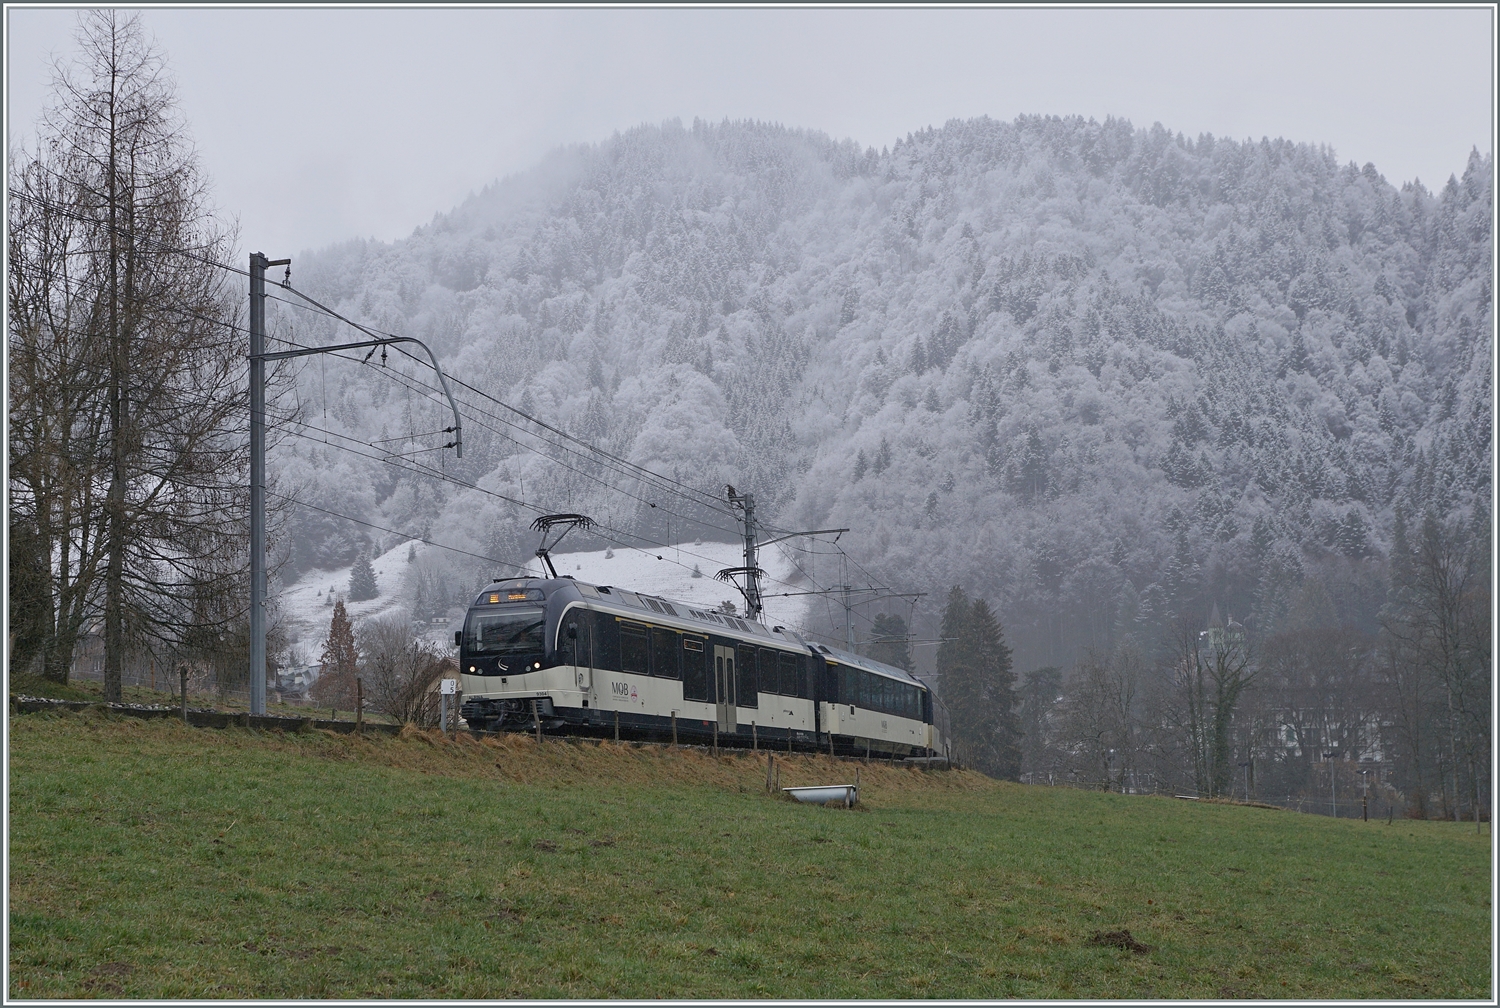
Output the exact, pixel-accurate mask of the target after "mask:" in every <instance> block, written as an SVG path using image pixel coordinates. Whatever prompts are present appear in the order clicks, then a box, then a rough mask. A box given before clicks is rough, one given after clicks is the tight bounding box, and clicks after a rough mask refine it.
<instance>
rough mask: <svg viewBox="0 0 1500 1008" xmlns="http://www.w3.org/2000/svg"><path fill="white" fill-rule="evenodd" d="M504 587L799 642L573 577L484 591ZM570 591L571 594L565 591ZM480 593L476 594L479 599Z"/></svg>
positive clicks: (503, 582) (519, 581)
mask: <svg viewBox="0 0 1500 1008" xmlns="http://www.w3.org/2000/svg"><path fill="white" fill-rule="evenodd" d="M501 586H504V587H506V588H508V589H510V590H512V591H515V590H518V589H527V588H537V589H540V590H541V591H542V593H543V595H544V596H546V597H547V598H551V597H552V595H553V594H554V593H555V592H558V591H562V592H566V593H568V594H569V595H574V594H576V596H577V597H578V598H579V599H581V600H584V601H589V602H602V603H605V604H606V605H615V606H619V607H621V608H624V609H635V610H639V611H640V612H641V615H642V617H643V618H646V619H650V618H651V615H652V614H655V615H657V616H668V617H672V618H675V619H678V620H682V621H685V622H687V623H688V624H689V625H691V624H694V623H698V624H702V625H704V627H705V628H707V627H710V626H712V627H715V628H717V629H719V630H721V631H722V630H728V631H730V632H731V633H739V634H744V635H748V636H751V637H760V638H765V639H767V640H776V639H778V638H781V637H783V636H785V637H787V638H789V639H790V640H792V641H794V642H797V643H800V641H797V638H795V637H794V636H793V635H791V634H783V633H781V632H779V630H780V628H777V630H772V629H770V628H768V627H766V626H765V625H764V624H762V623H758V622H756V621H755V620H747V619H741V618H740V617H738V616H732V615H730V614H729V613H725V612H720V611H718V610H715V609H701V608H699V607H697V606H695V605H693V604H692V603H689V602H679V601H677V600H676V599H668V598H663V597H662V596H659V595H648V594H646V593H645V592H636V591H631V590H630V589H629V588H621V587H619V586H618V585H596V584H590V583H589V582H587V581H577V580H575V579H573V578H556V579H553V578H535V577H519V578H502V579H500V580H497V581H493V582H491V583H490V586H489V587H488V588H486V589H485V590H484V591H485V592H488V591H492V590H494V589H496V588H499V587H501ZM569 589H571V591H569ZM483 594H484V593H483V592H481V593H480V595H481V597H483Z"/></svg>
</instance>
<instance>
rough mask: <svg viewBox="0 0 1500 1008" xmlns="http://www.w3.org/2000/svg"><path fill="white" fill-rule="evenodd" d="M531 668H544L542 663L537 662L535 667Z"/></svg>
mask: <svg viewBox="0 0 1500 1008" xmlns="http://www.w3.org/2000/svg"><path fill="white" fill-rule="evenodd" d="M531 667H532V668H534V669H538V668H541V667H542V663H541V662H537V663H536V664H535V665H533V666H531Z"/></svg>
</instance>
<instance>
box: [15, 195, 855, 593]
mask: <svg viewBox="0 0 1500 1008" xmlns="http://www.w3.org/2000/svg"><path fill="white" fill-rule="evenodd" d="M54 174H55V173H54ZM11 195H12V196H13V198H18V199H21V200H23V201H25V202H30V203H32V204H34V205H37V206H40V207H43V208H45V209H47V210H49V211H51V212H54V213H57V214H59V215H60V216H63V217H65V218H68V219H72V220H75V221H79V222H81V223H85V224H89V225H91V226H95V227H102V228H104V229H105V230H106V231H111V230H112V231H114V232H115V233H117V234H126V235H130V236H131V237H132V238H133V239H135V240H137V241H140V242H142V243H144V244H146V245H148V246H152V247H154V248H155V249H156V250H157V251H160V252H163V253H166V254H173V255H183V256H187V257H188V258H191V259H194V260H196V261H198V262H201V263H204V264H205V265H208V266H212V267H215V268H218V269H223V270H227V271H229V272H232V273H235V274H237V275H239V276H244V277H251V276H252V274H251V273H250V272H249V271H248V270H244V269H240V268H239V267H236V266H233V265H231V264H229V263H225V262H222V261H219V260H216V259H212V258H210V257H208V256H207V255H204V254H202V253H201V252H198V251H194V250H192V249H184V248H173V247H172V246H170V245H168V244H166V243H164V242H161V241H158V240H156V239H153V238H150V237H147V236H144V235H141V234H140V233H139V232H136V231H134V230H132V229H129V228H124V227H121V226H119V225H113V226H111V225H109V224H106V223H103V222H100V221H98V220H95V219H93V218H89V217H86V216H84V215H83V214H79V213H76V212H70V211H69V210H68V209H67V208H66V207H64V206H62V205H61V204H58V203H55V202H53V201H50V200H44V199H41V198H39V197H36V196H34V195H32V194H30V193H24V192H12V194H11ZM270 283H272V284H275V281H270ZM275 286H279V287H280V288H281V289H283V290H286V291H289V292H290V293H292V294H294V295H296V296H297V297H298V298H301V299H302V300H303V301H305V302H306V303H307V305H310V306H311V308H312V309H313V310H316V311H318V312H320V313H321V314H323V315H325V316H327V317H330V318H333V319H335V320H337V321H339V322H343V323H344V324H345V325H348V326H350V327H351V328H354V329H356V330H358V331H360V332H362V333H364V334H365V335H367V336H370V337H371V338H372V339H395V338H398V337H396V336H394V335H393V334H391V333H386V332H382V331H380V330H377V329H374V328H372V327H369V326H366V325H363V324H361V323H358V322H355V321H354V320H352V319H350V318H347V317H346V316H344V315H342V314H340V313H339V312H337V311H335V310H334V309H332V308H329V307H328V306H327V305H324V304H322V303H321V302H319V301H317V300H316V299H314V298H312V297H311V296H309V295H308V294H306V293H304V292H303V291H300V290H298V289H296V288H294V287H292V286H291V284H290V282H289V281H288V282H283V283H280V284H275ZM266 296H267V297H269V298H271V299H273V300H276V301H278V302H281V303H284V304H287V305H289V306H292V307H297V308H302V307H303V306H302V305H297V304H296V303H295V302H292V301H289V300H287V299H286V298H283V297H280V296H279V295H276V294H274V293H272V292H271V291H267V292H266ZM157 306H158V307H163V308H167V309H168V310H173V311H179V312H181V313H183V314H185V315H189V316H191V317H194V318H198V319H200V320H202V321H205V322H209V323H211V324H214V325H221V326H224V327H225V328H228V329H230V330H231V331H234V332H238V333H246V334H248V332H249V330H247V329H245V328H243V327H240V326H237V325H235V324H233V323H231V322H228V321H226V320H223V319H214V318H210V317H208V316H203V315H199V314H197V313H194V312H190V311H187V310H185V309H181V308H178V307H176V306H172V305H166V304H159V305H157ZM282 342H288V343H289V344H291V345H293V346H298V344H295V343H292V342H291V341H289V340H282ZM302 348H303V349H310V348H306V347H302ZM394 349H396V350H397V352H398V353H401V354H403V355H404V356H406V357H408V358H410V359H412V360H413V361H416V362H418V363H425V364H428V365H429V366H431V365H430V362H427V361H423V360H422V358H419V357H417V356H416V355H414V354H411V353H409V352H408V351H406V350H405V349H404V348H402V347H400V346H396V347H395V348H394ZM335 356H342V355H338V354H336V355H335ZM345 359H352V358H345ZM361 363H365V364H368V363H369V358H368V357H366V358H365V360H364V361H362V362H361ZM388 373H393V372H388ZM448 377H449V378H450V379H451V380H452V381H453V383H454V384H456V385H458V386H459V387H461V388H464V389H467V390H468V391H470V392H472V393H474V394H475V395H478V396H481V397H482V398H484V399H486V400H488V401H489V402H492V403H494V404H495V405H497V406H499V407H501V408H503V409H506V410H508V411H510V412H512V413H515V414H516V415H517V416H520V417H522V418H523V419H525V420H526V421H528V422H529V423H532V424H534V425H535V426H537V427H540V428H542V429H544V430H546V431H548V432H550V433H552V434H555V435H556V436H558V437H561V438H563V439H565V440H567V441H569V442H572V443H573V444H577V445H578V446H580V447H581V448H583V449H584V450H585V451H587V452H591V453H593V454H594V455H597V456H598V457H600V458H603V459H607V460H609V461H611V462H613V463H615V464H616V465H619V466H624V467H625V468H626V470H629V472H628V473H627V472H622V471H620V470H618V469H613V467H610V468H611V469H612V470H613V471H615V472H617V474H619V475H622V476H625V475H629V476H632V477H634V478H636V479H639V480H640V481H641V482H643V483H646V484H647V485H650V486H653V487H655V488H656V489H658V490H660V491H662V492H664V493H671V494H673V495H676V496H679V497H682V498H683V499H684V500H688V501H690V502H691V503H694V504H696V505H698V506H700V507H707V508H708V509H710V510H713V511H717V512H718V513H720V514H724V515H727V516H729V517H732V518H735V517H737V516H736V515H735V514H734V512H733V511H730V510H727V509H725V508H723V507H722V506H721V505H720V502H719V500H718V498H716V497H714V496H713V495H711V494H709V493H707V492H705V491H702V490H699V489H697V488H696V487H692V486H690V485H689V484H686V483H682V482H681V481H679V480H675V479H672V478H671V477H668V476H664V475H662V474H660V473H657V472H655V471H653V470H650V469H647V468H645V467H644V466H640V465H637V464H636V463H633V462H630V461H629V460H627V459H623V458H621V457H619V456H617V455H615V454H613V453H611V452H607V451H605V450H604V449H602V448H599V447H598V446H596V445H593V444H590V443H588V442H587V441H584V440H583V439H581V438H578V437H576V436H574V435H571V434H568V433H567V432H566V431H563V430H561V429H559V428H557V427H554V426H552V425H551V424H548V423H546V422H545V421H543V420H541V419H539V418H537V417H534V416H532V415H531V414H529V413H526V412H525V411H524V410H521V409H519V408H517V407H515V406H512V405H510V404H509V403H506V402H504V401H503V400H501V399H498V398H496V397H495V396H492V395H490V394H489V393H488V392H485V391H484V390H482V389H479V388H476V387H475V386H473V385H470V384H468V383H467V382H465V381H463V380H462V379H459V378H457V377H455V376H452V375H449V376H448ZM413 380H415V379H414V378H413ZM422 384H423V385H424V387H427V388H431V387H430V386H425V383H422ZM431 391H432V392H436V391H437V390H436V389H431ZM325 398H326V395H325ZM465 405H466V406H468V407H469V408H470V409H471V410H474V411H475V412H479V413H481V414H482V415H485V416H487V417H488V418H489V419H491V420H494V421H496V422H499V423H508V422H507V421H504V420H502V419H501V418H499V417H496V416H494V415H493V414H490V413H488V412H487V411H483V410H481V409H479V408H478V407H476V406H475V405H474V404H473V403H465ZM471 419H473V418H472V417H471ZM509 425H510V426H516V425H514V424H509ZM482 426H483V425H482ZM487 429H490V430H491V431H492V432H493V433H496V434H498V435H500V436H501V437H504V438H506V440H508V441H511V442H512V443H514V444H517V445H518V446H520V447H522V448H526V449H528V450H532V451H537V452H538V453H539V454H544V455H545V453H542V452H540V450H539V449H536V448H534V447H532V446H528V445H525V444H524V443H522V442H520V441H517V440H516V439H515V438H512V437H510V436H509V435H506V434H504V433H503V432H501V431H498V430H495V429H494V428H487ZM517 429H519V428H517ZM528 433H532V432H528ZM335 436H341V435H335ZM533 436H537V437H538V440H541V441H542V442H543V443H545V444H549V445H550V446H552V447H562V446H559V445H556V444H555V443H552V442H548V441H547V440H546V439H545V438H542V437H540V436H539V435H535V434H534V433H533ZM390 440H401V439H400V438H396V439H390ZM359 443H362V444H366V445H369V446H370V447H374V445H371V444H370V443H369V442H359ZM377 450H380V449H377ZM424 450H425V449H424ZM564 450H570V449H566V448H565V449H564ZM356 454H363V453H358V452H356ZM366 457H369V458H375V457H374V456H366ZM396 457H405V456H396ZM547 457H548V458H549V460H550V461H552V462H554V463H556V464H563V463H561V462H559V461H558V460H557V459H555V458H552V457H550V456H547ZM376 460H377V461H384V459H379V458H376ZM424 468H426V467H424ZM565 468H568V469H569V470H570V471H573V472H576V473H578V474H579V475H583V476H585V477H587V478H593V479H595V480H596V481H597V482H599V483H600V484H601V485H604V486H606V487H609V488H610V489H612V490H615V491H616V492H620V493H626V494H627V496H631V497H632V498H633V499H635V500H637V501H639V502H641V503H645V504H648V505H650V506H652V507H658V506H659V505H657V504H655V503H654V502H651V501H646V500H645V499H644V498H641V497H638V496H636V495H633V494H629V493H628V492H627V491H624V490H623V489H622V488H620V487H616V486H613V485H612V484H609V483H607V482H606V481H604V480H599V479H598V478H597V477H590V476H589V474H587V473H583V472H581V471H580V470H577V469H574V468H572V467H570V466H565ZM453 482H456V483H457V484H458V485H460V486H467V487H468V488H470V489H475V490H481V491H482V492H486V493H491V494H493V495H494V496H496V497H499V498H501V499H504V500H511V501H512V502H514V503H521V504H522V506H526V507H532V508H535V506H534V505H526V504H524V503H523V502H518V501H514V500H513V499H512V498H508V497H506V496H505V495H503V494H498V493H494V492H493V491H486V490H484V489H483V488H481V487H478V486H475V485H473V484H465V483H463V482H462V481H456V480H454V481H453ZM305 506H310V505H305ZM667 513H670V514H672V515H673V516H674V517H679V518H683V519H684V520H686V521H690V522H693V521H698V520H696V519H692V518H688V517H687V516H685V515H681V514H678V513H677V512H672V511H668V512H667ZM350 520H355V519H350ZM699 524H707V523H702V522H701V521H699ZM709 527H711V528H718V530H719V531H724V532H731V531H734V530H730V529H724V528H722V527H719V526H713V525H709ZM764 527H765V528H766V529H767V530H769V531H777V532H788V531H789V530H786V529H780V528H777V527H775V526H771V525H766V526H764ZM611 530H612V531H616V532H618V533H619V534H621V535H627V536H629V535H630V533H626V532H624V531H623V530H618V529H611ZM387 531H389V530H387ZM398 534H399V533H398ZM600 538H607V537H603V536H601V537H600ZM635 538H640V539H641V541H643V542H647V543H651V544H652V545H658V546H663V547H666V546H667V545H669V544H663V543H652V541H651V540H649V539H646V538H645V537H639V536H635ZM620 545H622V546H624V547H625V548H636V547H631V546H628V544H620ZM792 548H793V549H796V548H797V547H795V546H793V547H792ZM836 548H837V549H838V553H839V554H840V555H842V556H843V557H844V558H845V559H847V560H848V562H850V563H852V564H854V566H855V567H856V568H857V569H858V570H859V571H860V572H861V573H863V574H864V575H865V576H866V578H868V579H869V580H870V582H871V584H872V585H873V584H874V582H875V580H876V579H875V577H874V575H873V574H872V573H871V572H870V571H869V570H867V569H866V568H865V567H864V566H863V565H862V564H860V563H859V562H858V561H857V560H855V559H854V558H853V557H851V556H849V555H848V553H847V552H846V551H845V550H843V549H842V548H840V547H836ZM643 552H644V551H643ZM806 552H811V551H806ZM689 555H692V554H691V553H690V554H689ZM700 559H707V558H702V557H700ZM680 566H686V565H680ZM794 566H797V567H798V569H799V571H801V573H803V575H804V576H808V575H807V573H806V571H802V570H801V567H800V565H796V564H794ZM808 577H809V580H812V578H811V577H810V576H808ZM774 580H777V581H778V583H782V584H787V582H784V581H780V579H774ZM813 583H814V584H816V581H814V582H813ZM858 615H860V616H862V617H863V616H864V614H858Z"/></svg>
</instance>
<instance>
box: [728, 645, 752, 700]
mask: <svg viewBox="0 0 1500 1008" xmlns="http://www.w3.org/2000/svg"><path fill="white" fill-rule="evenodd" d="M735 653H736V654H737V655H738V658H739V667H740V671H739V678H738V679H737V680H736V686H737V688H736V690H735V693H736V696H735V698H734V702H735V703H736V704H738V705H739V706H741V707H755V706H758V701H757V700H756V697H755V694H756V692H757V686H758V682H757V676H756V671H755V648H754V647H752V646H750V645H749V644H741V645H740V646H739V647H738V648H737V649H736V652H735Z"/></svg>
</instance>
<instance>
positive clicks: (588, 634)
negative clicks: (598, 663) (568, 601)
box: [557, 609, 594, 665]
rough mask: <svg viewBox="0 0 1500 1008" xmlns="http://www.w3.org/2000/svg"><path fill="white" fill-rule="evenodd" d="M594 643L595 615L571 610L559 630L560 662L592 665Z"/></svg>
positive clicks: (558, 654) (582, 610)
mask: <svg viewBox="0 0 1500 1008" xmlns="http://www.w3.org/2000/svg"><path fill="white" fill-rule="evenodd" d="M569 631H571V633H570V632H569ZM593 641H594V614H593V613H591V612H589V611H588V610H587V609H569V610H568V612H567V614H566V615H565V616H563V618H562V622H561V624H560V625H559V626H558V628H557V660H558V662H560V663H561V664H563V665H588V664H590V663H591V662H592V661H593V660H594V644H593Z"/></svg>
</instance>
